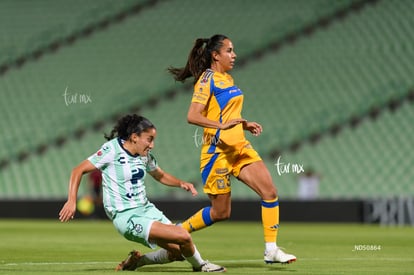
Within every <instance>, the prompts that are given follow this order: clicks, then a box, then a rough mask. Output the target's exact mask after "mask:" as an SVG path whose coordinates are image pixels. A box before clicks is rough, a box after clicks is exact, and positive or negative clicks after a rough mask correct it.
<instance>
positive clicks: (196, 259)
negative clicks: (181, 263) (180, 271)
mask: <svg viewBox="0 0 414 275" xmlns="http://www.w3.org/2000/svg"><path fill="white" fill-rule="evenodd" d="M194 250H195V251H194V255H193V256H191V257H185V256H184V255H183V257H184V259H186V260H187V262H189V263H190V264H191V265H192V266H194V267H200V266H201V265H202V264H203V263H204V260H203V259H202V258H201V255H200V252H198V250H197V248H196V247H195V246H194Z"/></svg>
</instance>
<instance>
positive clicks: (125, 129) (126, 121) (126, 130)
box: [105, 114, 155, 140]
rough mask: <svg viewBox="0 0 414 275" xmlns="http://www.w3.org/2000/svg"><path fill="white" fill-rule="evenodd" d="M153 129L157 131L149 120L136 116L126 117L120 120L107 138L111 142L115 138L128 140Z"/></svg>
mask: <svg viewBox="0 0 414 275" xmlns="http://www.w3.org/2000/svg"><path fill="white" fill-rule="evenodd" d="M151 128H153V129H155V126H154V124H152V123H151V121H149V120H148V119H147V118H145V117H142V116H138V115H136V114H132V115H126V116H124V117H122V118H120V119H119V120H118V122H117V124H116V125H115V127H114V128H113V129H112V131H111V133H110V134H109V135H107V134H105V138H106V139H107V140H111V139H113V138H114V137H119V138H121V139H123V140H127V139H129V137H130V136H131V135H132V134H133V133H135V134H137V135H140V134H141V133H142V132H145V131H147V130H148V129H151Z"/></svg>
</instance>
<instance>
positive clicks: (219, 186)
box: [216, 179, 226, 189]
mask: <svg viewBox="0 0 414 275" xmlns="http://www.w3.org/2000/svg"><path fill="white" fill-rule="evenodd" d="M216 184H217V189H224V188H226V184H225V183H224V179H218V180H217V181H216Z"/></svg>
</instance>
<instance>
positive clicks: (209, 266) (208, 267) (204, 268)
mask: <svg viewBox="0 0 414 275" xmlns="http://www.w3.org/2000/svg"><path fill="white" fill-rule="evenodd" d="M193 271H196V272H226V268H225V267H223V266H219V265H216V264H213V263H210V262H209V261H205V262H204V263H203V264H202V265H201V266H200V267H199V268H196V267H193Z"/></svg>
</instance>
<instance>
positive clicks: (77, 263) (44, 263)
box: [0, 257, 414, 266]
mask: <svg viewBox="0 0 414 275" xmlns="http://www.w3.org/2000/svg"><path fill="white" fill-rule="evenodd" d="M326 260H335V261H352V262H366V261H385V262H414V258H365V257H361V258H299V259H298V261H300V262H301V261H306V262H307V261H326ZM213 262H215V263H221V264H224V263H251V262H263V259H256V260H253V259H245V260H217V261H213ZM118 263H119V262H21V263H5V262H0V266H42V265H102V264H118Z"/></svg>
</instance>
